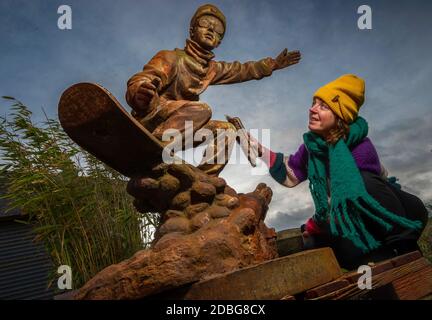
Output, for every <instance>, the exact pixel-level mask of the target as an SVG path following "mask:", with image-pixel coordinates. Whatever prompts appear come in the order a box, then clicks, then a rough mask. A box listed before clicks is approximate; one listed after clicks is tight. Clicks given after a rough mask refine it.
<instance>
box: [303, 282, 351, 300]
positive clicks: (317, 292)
mask: <svg viewBox="0 0 432 320" xmlns="http://www.w3.org/2000/svg"><path fill="white" fill-rule="evenodd" d="M349 284H350V283H349V281H348V280H346V279H340V280H336V281H332V282H329V283H326V284H323V285H321V286H319V287H316V288H313V289H310V290H308V291H307V292H306V296H305V298H306V299H314V298H317V297H320V296H323V295H325V294H327V293H330V292H334V291H337V290H339V289H342V288H345V287H346V286H348V285H349Z"/></svg>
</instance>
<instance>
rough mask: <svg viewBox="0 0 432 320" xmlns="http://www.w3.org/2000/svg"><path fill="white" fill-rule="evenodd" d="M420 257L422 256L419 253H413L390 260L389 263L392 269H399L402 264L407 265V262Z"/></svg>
mask: <svg viewBox="0 0 432 320" xmlns="http://www.w3.org/2000/svg"><path fill="white" fill-rule="evenodd" d="M421 257H422V254H421V252H420V251H413V252H410V253H407V254H404V255H401V256H398V257H396V258H393V259H391V262H392V264H393V266H394V267H400V266H402V265H404V264H407V263H408V262H411V261H414V260H417V259H420V258H421Z"/></svg>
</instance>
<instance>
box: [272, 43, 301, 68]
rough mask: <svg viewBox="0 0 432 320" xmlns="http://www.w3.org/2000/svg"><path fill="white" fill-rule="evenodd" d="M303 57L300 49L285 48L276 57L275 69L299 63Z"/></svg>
mask: <svg viewBox="0 0 432 320" xmlns="http://www.w3.org/2000/svg"><path fill="white" fill-rule="evenodd" d="M300 59H301V53H300V51H288V49H286V48H285V49H284V50H283V51H282V52H281V53H279V55H278V56H277V57H276V59H275V63H276V64H275V67H274V70H278V69H283V68H286V67H289V66H291V65H293V64H297V63H299V61H300Z"/></svg>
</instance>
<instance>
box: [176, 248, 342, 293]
mask: <svg viewBox="0 0 432 320" xmlns="http://www.w3.org/2000/svg"><path fill="white" fill-rule="evenodd" d="M341 275H342V271H341V269H340V267H339V264H338V262H337V260H336V258H335V256H334V254H333V251H332V250H331V249H330V248H321V249H315V250H308V251H304V252H300V253H297V254H293V255H290V256H287V257H282V258H278V259H275V260H271V261H267V262H264V263H262V264H259V265H256V266H252V267H248V268H244V269H241V270H237V271H234V272H230V273H226V274H223V275H220V276H217V277H214V278H211V279H208V280H205V281H201V282H197V283H195V284H192V285H191V286H190V287H189V288H188V290H186V292H185V293H184V294H183V296H182V297H177V298H182V299H192V300H195V299H208V300H218V299H225V300H250V299H281V298H282V297H285V296H288V295H295V294H297V293H301V292H304V291H306V290H308V289H311V288H313V287H317V286H319V285H321V284H324V283H326V282H329V281H332V280H335V279H336V278H338V277H340V276H341Z"/></svg>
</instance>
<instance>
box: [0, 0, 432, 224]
mask: <svg viewBox="0 0 432 320" xmlns="http://www.w3.org/2000/svg"><path fill="white" fill-rule="evenodd" d="M203 3H205V2H203V1H192V0H183V1H177V0H157V1H156V0H152V1H150V0H139V1H138V0H133V1H132V0H124V1H114V0H109V1H101V0H99V1H96V0H93V1H83V0H81V1H79V0H70V1H68V2H67V3H64V2H63V1H51V0H50V1H42V0H32V1H15V0H14V1H10V0H2V1H1V2H0V21H1V22H2V25H1V28H0V39H1V45H0V58H1V77H0V95H9V96H14V97H16V98H18V99H20V100H21V101H23V102H24V103H25V104H27V105H28V106H29V107H30V109H31V110H32V111H33V112H34V115H35V120H40V119H42V114H43V113H42V108H44V109H45V110H46V111H47V113H48V115H49V116H50V117H57V103H58V99H59V97H60V95H61V93H62V92H63V90H64V89H66V88H67V87H68V86H70V85H72V84H73V83H76V82H82V81H86V82H97V83H100V84H102V85H103V86H104V87H106V88H108V89H109V90H110V91H111V92H112V93H113V94H114V95H115V96H116V97H117V98H118V99H119V101H120V102H121V103H122V104H123V105H124V106H125V108H126V109H128V110H130V109H129V107H128V106H127V104H126V103H125V100H124V93H125V89H126V81H127V80H128V79H129V77H130V76H131V75H133V74H134V73H136V72H138V71H139V70H140V69H141V68H142V67H143V65H144V64H145V63H146V62H147V61H148V60H149V59H150V58H151V57H152V56H153V55H154V54H155V53H156V52H157V51H159V50H162V49H173V48H176V47H177V48H183V46H184V42H185V39H186V37H187V36H188V25H189V20H190V18H191V16H192V15H193V13H194V11H195V9H196V8H197V7H198V6H199V5H201V4H203ZM212 3H214V4H216V5H218V6H219V7H220V9H222V10H223V12H224V13H225V15H226V17H227V21H228V24H227V32H226V35H225V38H224V40H223V43H222V44H221V46H220V47H219V48H218V49H216V50H215V54H216V59H217V60H225V61H233V60H239V61H248V60H257V59H260V58H263V57H267V56H273V57H274V56H276V55H277V54H278V53H279V52H280V51H281V50H282V49H283V48H285V47H287V48H288V49H290V50H294V49H298V50H300V51H301V52H302V55H303V59H302V61H301V63H300V64H298V65H296V66H293V67H291V68H288V69H284V70H281V71H277V72H275V73H274V74H273V76H272V77H269V78H266V79H263V80H261V81H251V82H247V83H242V84H235V85H229V86H215V87H210V88H209V89H208V90H207V91H206V92H205V93H204V94H203V95H202V96H201V100H203V101H205V102H207V103H208V104H209V105H210V106H211V107H212V109H213V117H214V118H215V119H224V114H229V115H232V116H240V117H241V119H242V121H243V123H244V124H245V126H246V127H248V128H260V129H264V128H267V129H270V130H271V148H272V149H273V150H275V151H280V152H284V153H286V154H290V153H292V152H294V151H296V149H297V148H298V146H299V145H300V143H301V142H302V138H301V137H302V134H303V133H304V132H305V130H306V129H307V114H308V113H307V110H308V107H309V106H310V103H311V97H312V94H313V92H314V91H315V90H316V89H317V88H318V87H320V86H322V85H323V84H325V83H327V82H329V81H331V80H333V79H335V78H337V77H339V76H340V75H341V74H344V73H355V74H357V75H359V76H361V77H363V78H364V79H365V81H366V102H365V104H364V106H363V107H362V109H361V113H360V114H361V115H362V116H363V117H364V118H366V119H367V121H368V122H369V125H370V130H369V136H370V138H371V139H372V141H373V142H374V144H375V146H376V148H377V150H378V153H379V155H380V158H381V161H382V162H383V164H384V165H385V166H386V167H387V169H388V170H389V172H390V174H391V175H395V176H397V177H399V178H400V182H401V184H402V186H403V188H404V189H405V190H407V191H409V192H412V193H414V194H416V195H418V196H420V197H421V198H422V199H424V200H431V199H432V185H431V181H432V152H431V151H432V139H431V129H432V124H431V123H432V113H431V111H432V109H431V108H432V102H431V100H432V94H431V89H432V87H431V83H432V63H431V61H430V57H431V51H432V41H431V38H430V37H431V33H432V20H431V19H430V15H431V12H432V2H431V1H395V0H391V1H390V0H379V1H373V0H368V1H364V0H362V1H346V0H326V1H322V0H320V1H318V0H316V1H306V0H284V1H275V0H273V1H272V0H266V1H258V0H249V1H246V0H231V1H219V0H213V1H212ZM62 4H68V5H70V6H71V8H72V30H59V28H58V27H57V19H58V17H59V16H60V15H59V14H57V8H58V7H59V6H60V5H62ZM362 4H368V5H369V6H370V7H371V9H372V30H359V29H358V27H357V20H358V18H359V16H360V15H359V14H358V13H357V8H358V7H359V6H360V5H362ZM2 107H3V108H7V107H8V103H7V102H4V101H3V102H2ZM222 177H223V178H225V179H226V180H227V182H228V183H229V184H230V185H232V186H233V187H234V188H235V189H236V190H237V191H238V192H248V191H251V190H253V189H254V188H255V186H256V184H258V183H259V182H265V183H267V184H268V185H269V186H270V187H271V188H272V189H273V192H274V196H273V201H272V203H271V205H270V209H269V213H268V217H267V220H266V221H267V223H268V224H269V225H270V226H272V227H275V228H276V229H277V230H281V229H284V228H289V227H294V226H298V225H299V224H301V223H303V222H304V221H305V220H306V219H307V218H308V217H309V216H311V215H312V214H313V207H312V200H311V197H310V195H309V192H308V185H307V182H305V183H303V184H301V185H299V186H297V187H296V188H292V189H288V188H284V187H282V186H280V185H278V184H277V183H276V182H275V181H273V180H272V179H271V178H270V177H269V176H268V175H252V173H251V170H250V167H249V166H248V165H245V164H244V165H240V164H232V165H229V166H228V167H227V168H226V169H225V170H224V172H223V173H222Z"/></svg>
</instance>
